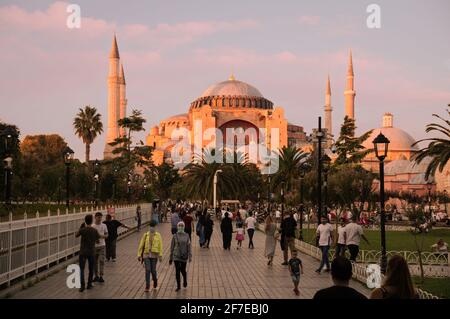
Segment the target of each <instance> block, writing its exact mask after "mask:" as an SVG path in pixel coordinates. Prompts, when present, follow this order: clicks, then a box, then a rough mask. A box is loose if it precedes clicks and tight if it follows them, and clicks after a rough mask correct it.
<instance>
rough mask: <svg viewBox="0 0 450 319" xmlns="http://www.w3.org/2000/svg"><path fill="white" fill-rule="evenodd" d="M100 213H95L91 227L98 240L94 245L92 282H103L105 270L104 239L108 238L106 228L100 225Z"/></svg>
mask: <svg viewBox="0 0 450 319" xmlns="http://www.w3.org/2000/svg"><path fill="white" fill-rule="evenodd" d="M102 217H103V215H102V213H100V212H97V213H95V223H94V224H93V225H92V227H94V228H95V229H97V231H98V234H99V235H100V239H99V240H98V241H97V242H96V243H95V261H94V274H95V277H94V280H93V282H96V281H98V282H105V280H104V279H103V270H104V268H105V252H106V243H105V238H108V227H107V226H106V225H105V224H103V223H102Z"/></svg>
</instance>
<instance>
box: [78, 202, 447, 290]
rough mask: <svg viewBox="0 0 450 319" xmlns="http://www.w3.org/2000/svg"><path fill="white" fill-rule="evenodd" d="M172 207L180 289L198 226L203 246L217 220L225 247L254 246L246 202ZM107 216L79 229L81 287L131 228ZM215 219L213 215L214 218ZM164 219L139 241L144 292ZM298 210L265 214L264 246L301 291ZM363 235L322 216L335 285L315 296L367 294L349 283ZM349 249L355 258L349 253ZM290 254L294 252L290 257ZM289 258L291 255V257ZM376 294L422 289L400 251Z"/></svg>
mask: <svg viewBox="0 0 450 319" xmlns="http://www.w3.org/2000/svg"><path fill="white" fill-rule="evenodd" d="M166 207H167V208H168V211H169V212H170V221H168V222H169V223H170V228H171V233H172V238H171V242H170V251H169V256H168V260H169V264H174V267H175V281H176V291H179V290H180V289H181V287H182V286H183V287H184V288H186V287H187V285H188V281H187V263H188V262H191V261H192V240H193V237H192V236H193V231H194V233H195V235H196V236H197V237H198V242H199V246H200V248H202V249H209V247H210V243H211V236H212V234H213V231H214V220H216V222H218V223H220V227H219V229H220V232H221V235H222V236H221V237H222V246H223V249H224V250H225V251H230V250H231V243H232V241H233V234H235V237H234V239H235V240H236V249H237V250H241V249H243V247H242V246H243V242H244V241H246V237H247V236H248V249H254V247H255V244H254V241H253V237H254V233H255V231H256V229H257V223H258V220H257V218H256V217H255V215H256V212H255V211H254V210H251V209H247V207H245V206H244V207H241V208H240V209H236V210H235V211H231V210H230V208H224V209H223V210H222V211H220V210H218V211H216V213H215V214H213V215H212V214H211V213H213V212H211V210H208V209H206V208H202V207H201V205H198V204H192V203H183V204H173V205H167V206H166ZM159 209H160V207H155V209H154V211H153V213H154V214H156V215H157V216H161V215H160V214H161V213H160V211H159ZM102 219H103V215H102V213H100V212H98V213H96V214H95V216H92V215H87V216H86V217H85V222H84V223H83V224H82V225H81V227H80V229H79V231H78V232H77V233H76V236H77V237H81V245H80V253H79V264H80V271H81V272H80V281H81V288H80V291H81V292H82V291H84V290H85V289H91V288H92V287H93V283H94V282H98V283H104V282H105V280H104V278H103V277H104V265H105V261H112V262H115V261H116V241H117V237H118V232H117V229H118V228H119V227H126V228H129V227H128V226H126V225H124V224H123V223H121V222H120V221H118V220H115V219H114V218H113V216H111V215H109V214H108V215H106V220H105V221H102ZM213 219H214V220H213ZM159 220H161V218H156V219H152V220H151V221H150V224H149V229H148V230H147V231H145V232H144V234H143V235H142V236H141V238H140V240H139V244H138V250H137V259H138V261H139V262H140V263H142V265H143V268H144V273H145V292H149V291H150V287H151V283H152V282H153V289H158V274H157V264H158V262H161V261H162V258H163V238H162V236H161V234H160V233H159V232H158V231H157V227H158V223H159ZM136 222H137V230H138V231H140V229H141V225H142V210H141V207H140V206H138V207H137V209H136ZM298 222H299V219H298V214H297V213H296V212H294V211H290V212H287V213H285V214H281V215H278V214H277V210H274V212H273V213H272V214H268V215H267V217H266V219H265V224H264V233H265V247H264V255H265V257H266V258H267V266H269V267H270V266H272V264H273V259H274V256H275V252H276V246H277V242H278V241H279V243H280V248H281V250H282V252H283V262H282V265H283V266H287V267H286V268H287V271H289V273H290V277H291V279H292V282H293V285H294V289H293V291H294V293H295V294H296V295H299V294H300V290H299V284H300V277H301V275H302V274H303V273H304V268H303V264H302V260H301V259H300V256H299V253H298V251H297V249H296V245H295V240H296V238H298V236H299V235H298ZM361 239H363V240H365V241H366V242H367V243H369V242H368V240H367V238H366V237H365V236H364V232H363V228H362V226H361V225H360V224H358V223H357V220H356V218H350V219H347V220H346V219H343V218H342V219H341V220H340V224H339V226H338V231H337V238H334V228H333V226H332V225H331V224H330V222H329V220H328V218H327V217H326V216H324V217H322V218H321V224H320V225H319V226H318V227H317V229H316V245H317V246H318V247H319V248H320V251H321V253H322V258H321V261H320V264H319V267H318V268H317V269H316V272H317V273H318V274H320V273H321V271H322V269H324V268H325V271H326V272H331V277H332V280H333V283H334V285H333V286H332V287H329V288H326V289H322V290H320V291H318V292H317V293H316V294H315V296H314V298H315V299H328V298H339V299H363V298H366V297H365V296H364V295H362V294H360V293H359V292H357V291H356V290H354V289H353V288H350V287H349V281H350V279H351V277H352V263H353V262H356V258H357V256H358V253H359V244H360V241H361ZM334 243H336V246H335V248H336V250H335V255H334V259H333V260H332V261H331V262H330V260H329V250H330V248H331V247H332V246H333V245H334ZM435 249H436V250H439V251H443V250H444V249H447V245H446V243H444V242H443V241H442V242H439V243H438V244H436V248H435ZM346 250H348V251H349V253H350V258H349V259H347V258H346V257H345V251H346ZM289 253H290V256H289ZM289 257H290V258H289ZM86 261H87V262H88V280H87V285H86V282H85V278H84V272H85V264H86ZM370 297H371V298H374V299H392V298H415V297H417V293H416V291H415V289H414V286H413V284H412V281H411V276H410V273H409V269H408V265H407V263H406V261H405V260H404V259H403V257H401V256H393V257H392V258H391V259H390V260H389V262H388V267H387V274H386V276H385V280H384V283H383V284H382V285H381V287H380V288H378V289H375V290H373V291H372V294H371V296H370Z"/></svg>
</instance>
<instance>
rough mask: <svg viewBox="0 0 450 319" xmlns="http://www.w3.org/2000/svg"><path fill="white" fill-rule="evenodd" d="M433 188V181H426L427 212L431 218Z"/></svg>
mask: <svg viewBox="0 0 450 319" xmlns="http://www.w3.org/2000/svg"><path fill="white" fill-rule="evenodd" d="M432 188H433V183H432V182H431V181H428V182H427V189H428V213H429V214H430V218H431V189H432Z"/></svg>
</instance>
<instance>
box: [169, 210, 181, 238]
mask: <svg viewBox="0 0 450 319" xmlns="http://www.w3.org/2000/svg"><path fill="white" fill-rule="evenodd" d="M180 220H181V219H180V215H178V211H173V212H172V214H171V215H170V224H171V225H172V235H173V234H176V232H177V225H178V223H179V222H180Z"/></svg>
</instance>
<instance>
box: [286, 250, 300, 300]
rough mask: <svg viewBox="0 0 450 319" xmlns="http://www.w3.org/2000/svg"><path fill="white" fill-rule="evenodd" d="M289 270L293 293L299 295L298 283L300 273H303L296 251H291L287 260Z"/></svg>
mask: <svg viewBox="0 0 450 319" xmlns="http://www.w3.org/2000/svg"><path fill="white" fill-rule="evenodd" d="M288 264H289V272H290V273H291V278H292V281H293V282H294V292H295V295H297V296H298V295H299V294H300V291H299V290H298V284H299V283H300V274H302V275H303V266H302V261H301V260H300V259H299V258H298V257H297V251H296V250H293V251H292V258H291V259H290V260H289V262H288Z"/></svg>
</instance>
